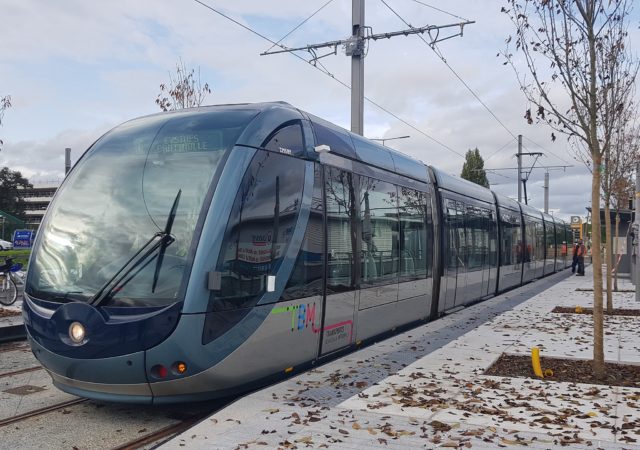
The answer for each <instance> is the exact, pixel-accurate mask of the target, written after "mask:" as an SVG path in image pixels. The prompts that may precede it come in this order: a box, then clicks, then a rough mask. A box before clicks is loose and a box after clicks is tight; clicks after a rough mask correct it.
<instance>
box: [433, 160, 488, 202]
mask: <svg viewBox="0 0 640 450" xmlns="http://www.w3.org/2000/svg"><path fill="white" fill-rule="evenodd" d="M430 167H431V169H432V170H433V174H434V175H435V177H436V184H437V185H438V187H439V188H441V189H445V190H447V191H451V192H456V193H458V194H461V195H466V196H468V197H473V198H475V199H478V200H482V201H484V202H487V203H492V204H493V203H495V200H494V198H493V194H492V193H491V190H489V189H487V188H485V187H482V186H480V185H479V184H475V183H472V182H471V181H468V180H464V179H462V178H458V177H455V176H453V175H449V174H447V173H445V172H443V171H442V170H440V169H436V168H435V167H433V166H430Z"/></svg>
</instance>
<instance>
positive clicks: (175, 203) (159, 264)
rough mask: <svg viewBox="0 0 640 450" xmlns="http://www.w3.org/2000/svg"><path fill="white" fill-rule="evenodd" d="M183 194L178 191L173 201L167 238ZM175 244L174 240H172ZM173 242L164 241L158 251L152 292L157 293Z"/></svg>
mask: <svg viewBox="0 0 640 450" xmlns="http://www.w3.org/2000/svg"><path fill="white" fill-rule="evenodd" d="M181 194H182V189H180V190H179V191H178V194H177V195H176V198H175V199H174V200H173V206H172V207H171V212H170V213H169V217H167V224H166V225H165V226H164V234H165V236H171V228H172V227H173V221H174V219H175V218H176V211H177V210H178V203H180V195H181ZM171 242H173V240H171ZM171 242H168V243H167V242H166V241H163V242H162V243H161V244H160V250H159V251H158V259H157V260H156V270H155V271H154V273H153V284H152V285H151V292H152V293H153V292H155V291H156V284H158V276H159V275H160V268H161V267H162V260H163V259H164V252H165V251H166V250H167V247H168V246H169V244H171Z"/></svg>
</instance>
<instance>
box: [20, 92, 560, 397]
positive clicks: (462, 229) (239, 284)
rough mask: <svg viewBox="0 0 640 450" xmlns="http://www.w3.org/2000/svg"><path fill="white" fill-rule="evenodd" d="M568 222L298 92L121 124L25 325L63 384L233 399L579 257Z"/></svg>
mask: <svg viewBox="0 0 640 450" xmlns="http://www.w3.org/2000/svg"><path fill="white" fill-rule="evenodd" d="M569 236H570V230H569V227H568V226H567V224H565V223H564V222H562V221H560V220H557V219H554V218H553V217H550V216H547V215H544V214H542V213H540V212H539V211H537V210H535V209H533V208H530V207H527V206H526V205H521V204H519V203H518V202H516V201H514V200H511V199H508V198H505V197H502V196H500V195H497V194H495V193H493V192H491V191H490V190H488V189H485V188H482V187H480V186H477V185H475V184H472V183H469V182H466V181H464V180H460V179H457V178H455V177H452V176H449V175H447V174H445V173H443V172H442V171H439V170H437V169H436V168H434V167H429V166H425V165H424V164H423V163H421V162H419V161H417V160H414V159H412V158H410V157H408V156H406V155H403V154H401V153H399V152H396V151H394V150H391V149H389V148H387V147H384V146H381V145H379V144H377V143H375V142H372V141H369V140H367V139H364V138H362V137H361V136H358V135H355V134H353V133H350V132H348V131H346V130H344V129H341V128H339V127H337V126H335V125H333V124H331V123H329V122H327V121H325V120H322V119H320V118H318V117H315V116H313V115H311V114H308V113H306V112H304V111H301V110H299V109H297V108H295V107H292V106H291V105H289V104H286V103H280V102H275V103H261V104H242V105H221V106H210V107H201V108H195V109H187V110H182V111H176V112H170V113H161V114H156V115H151V116H147V117H142V118H139V119H135V120H131V121H129V122H126V123H124V124H122V125H120V126H118V127H116V128H114V129H113V130H111V131H109V132H108V133H106V134H105V135H104V136H102V137H101V138H100V139H98V140H97V141H96V142H95V143H94V144H93V145H92V146H91V147H90V148H89V149H88V150H87V151H86V152H85V154H84V155H83V156H82V157H81V158H80V160H79V161H78V162H77V164H76V165H75V167H74V168H73V169H72V170H71V172H70V173H69V175H68V176H67V178H66V179H65V181H64V182H63V184H62V186H61V187H60V189H59V190H58V191H57V193H56V195H55V197H54V199H53V201H52V202H51V204H50V206H49V209H48V210H47V213H46V216H45V218H44V220H43V222H42V224H41V228H40V231H39V233H38V236H37V238H36V242H35V244H34V247H33V251H32V254H31V260H30V263H29V272H28V276H27V279H26V285H25V291H24V301H23V317H24V322H25V325H26V329H27V332H28V339H29V342H30V345H31V348H32V350H33V353H34V354H35V356H36V357H37V359H38V360H39V361H40V362H41V364H42V365H43V366H44V367H45V369H46V370H47V371H48V372H49V374H50V375H51V377H52V378H53V382H54V384H55V385H56V386H57V387H58V388H60V389H61V390H63V391H66V392H69V393H71V394H75V395H78V396H81V397H88V398H94V399H100V400H106V401H116V402H131V403H147V404H150V403H152V404H161V403H171V402H186V401H192V400H203V399H210V398H216V397H223V396H228V395H231V394H234V393H237V392H241V391H243V390H247V389H250V388H253V387H255V386H258V385H262V384H265V383H268V382H271V381H273V380H276V379H278V378H281V377H283V376H287V375H288V374H290V373H292V372H296V371H298V370H301V369H304V368H305V367H309V366H310V365H313V364H316V363H319V362H322V361H323V360H325V359H327V358H331V357H334V356H335V355H336V354H338V353H343V352H347V351H350V350H353V349H355V348H357V347H358V346H359V345H361V344H363V343H366V342H369V341H372V340H374V339H376V338H379V337H380V336H381V335H384V334H387V333H390V332H392V331H394V330H399V329H402V328H403V327H404V328H406V327H409V326H414V325H416V324H419V323H422V322H424V321H428V320H433V319H436V318H438V317H440V316H441V315H443V314H446V313H447V312H450V311H452V310H455V309H458V308H460V307H463V306H466V305H469V304H471V303H475V302H478V301H480V300H482V299H484V298H487V297H490V296H492V295H496V294H497V293H499V292H503V291H505V290H508V289H512V288H514V287H516V286H520V285H521V284H523V283H527V282H529V281H531V280H533V279H536V278H540V277H542V276H545V275H548V274H550V273H553V272H555V271H558V270H562V269H564V268H566V267H567V266H568V265H569V264H570V260H569V259H568V258H567V247H566V245H567V244H566V243H567V242H569V241H570V237H569Z"/></svg>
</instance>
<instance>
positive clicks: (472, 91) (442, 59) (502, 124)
mask: <svg viewBox="0 0 640 450" xmlns="http://www.w3.org/2000/svg"><path fill="white" fill-rule="evenodd" d="M380 1H381V2H382V3H383V4H384V5H385V6H386V7H387V8H389V10H390V11H391V12H392V13H393V14H395V15H396V17H397V18H398V19H400V20H401V21H402V22H403V23H404V24H405V25H406V26H408V27H409V28H413V26H412V25H411V24H410V23H409V22H407V21H406V20H405V19H404V18H403V17H402V16H401V15H400V14H398V13H397V12H396V11H395V10H394V9H393V8H392V7H391V6H389V4H388V3H387V2H386V1H385V0H380ZM417 36H418V37H419V38H420V40H422V42H424V43H425V44H426V45H427V47H429V48H430V49H431V50H432V51H433V52H434V53H435V54H436V55H437V56H438V58H440V60H441V61H442V62H443V63H444V65H445V66H447V68H448V69H449V70H450V71H451V73H453V75H455V77H456V78H457V79H458V80H459V81H460V82H461V83H462V84H463V86H464V87H465V88H467V90H468V91H469V92H471V95H473V96H474V97H475V99H476V100H478V102H479V103H480V104H481V105H482V106H483V107H484V109H486V110H487V112H488V113H489V114H491V116H492V117H493V118H494V119H495V120H496V121H497V122H498V123H499V124H500V125H501V126H502V128H504V129H505V130H506V131H507V133H509V134H510V135H511V136H512V137H513V138H514V139H516V135H515V134H514V133H513V132H512V131H511V130H510V129H509V128H507V126H506V125H505V124H504V123H503V122H502V121H501V120H500V119H499V118H498V116H496V115H495V113H494V112H493V111H492V110H491V108H489V107H488V106H487V104H486V103H485V102H483V101H482V99H481V98H480V97H479V96H478V94H476V93H475V91H474V90H473V89H471V87H470V86H469V85H468V84H467V83H466V82H465V81H464V80H463V79H462V77H461V76H460V75H458V73H457V72H456V71H455V70H454V69H453V67H451V66H450V65H449V63H448V62H447V60H446V59H445V58H444V56H442V55H441V54H440V53H439V51H437V50H436V49H435V48H434V47H435V46H434V45H431V44H429V43H428V42H427V41H426V40H425V38H424V37H423V36H422V35H417Z"/></svg>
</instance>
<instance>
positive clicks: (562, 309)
mask: <svg viewBox="0 0 640 450" xmlns="http://www.w3.org/2000/svg"><path fill="white" fill-rule="evenodd" d="M551 312H552V313H560V314H587V315H589V316H591V315H593V308H585V307H582V306H580V307H577V308H576V307H573V308H572V307H567V306H556V307H555V308H553V310H551ZM603 314H604V315H605V316H628V317H637V316H640V309H622V308H614V309H612V310H611V314H609V313H608V312H607V308H604V311H603Z"/></svg>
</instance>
